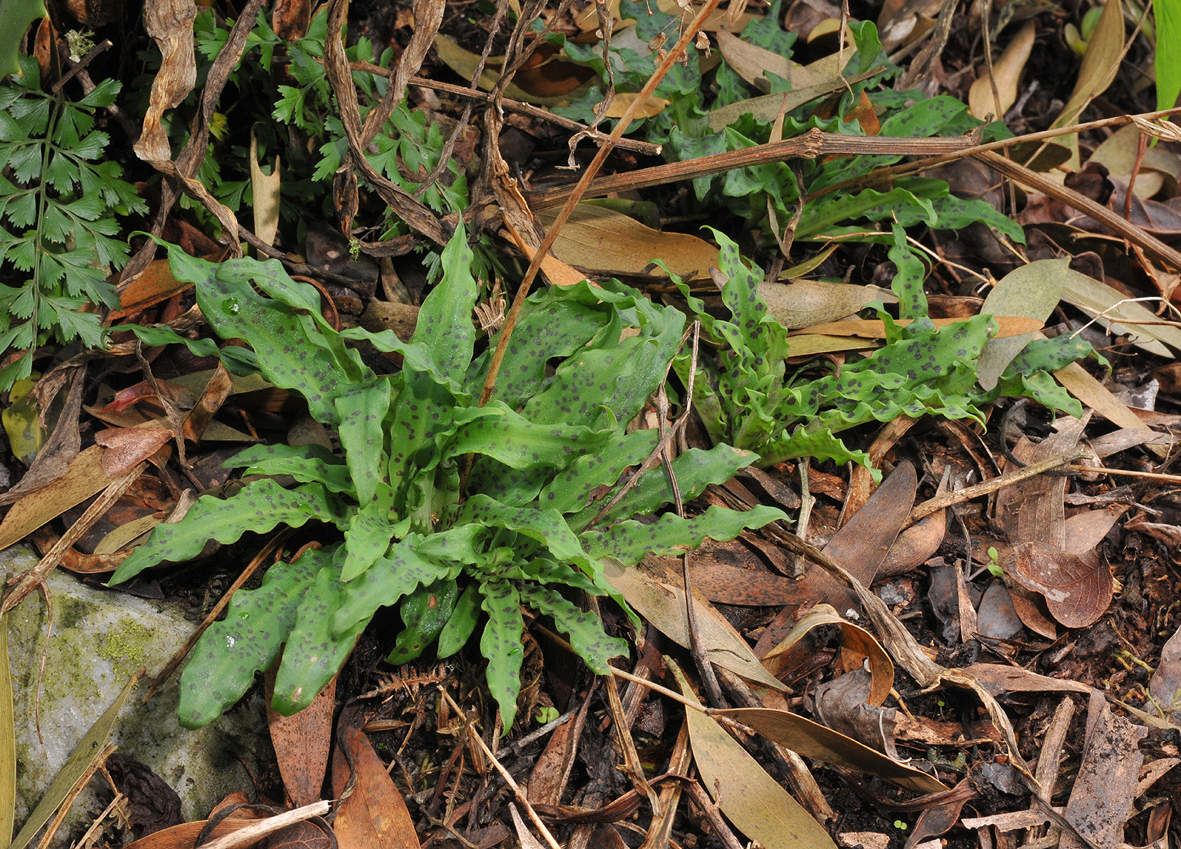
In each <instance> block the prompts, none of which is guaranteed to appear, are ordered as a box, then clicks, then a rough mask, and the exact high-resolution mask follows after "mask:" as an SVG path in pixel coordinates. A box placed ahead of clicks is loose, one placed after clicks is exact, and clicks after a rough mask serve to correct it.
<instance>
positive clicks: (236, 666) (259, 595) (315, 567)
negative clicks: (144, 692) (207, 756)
mask: <svg viewBox="0 0 1181 849" xmlns="http://www.w3.org/2000/svg"><path fill="white" fill-rule="evenodd" d="M331 562H332V551H331V550H328V551H317V550H315V549H309V550H308V551H306V552H304V555H303V556H302V557H301V558H299V560H297V561H295V562H294V563H284V562H279V563H276V564H275V565H273V566H271V567H270V568H269V569H268V570H267V572H266V575H264V576H263V581H262V586H260V587H259V588H258V589H255V590H239V591H238V592H237V593H235V594H234V597H233V598H232V599H230V604H229V608H228V609H227V611H226V618H225V619H223V620H221V621H220V622H214V623H213V624H212V625H211V626H209V630H207V631H206V632H205V633H204V634H203V635H202V636H201V639H200V640H198V641H197V646H196V648H194V649H193V656H192V658H191V659H190V660H189V663H188V665H187V666H186V667H185V670H184V672H183V673H182V674H181V677H180V705H179V707H178V708H177V713H178V715H179V717H180V722H181V724H182V725H184V726H185V727H187V728H200V727H202V726H204V725H206V724H208V723H209V722H212V721H213V720H214V719H217V718H218V717H219V716H221V714H222V712H223V711H224V710H225V709H226V708H228V707H229V706H230V705H232V704H234V703H235V702H236V701H238V699H240V698H242V694H243V693H245V692H246V690H247V689H248V688H249V687H250V686H251V685H252V684H253V683H254V674H255V673H256V672H259V671H261V670H264V669H268V668H270V666H271V664H272V663H274V662H275V659H276V658H277V657H278V656H279V651H280V649H281V648H282V647H283V643H285V642H286V641H287V638H288V636H289V635H290V633H291V629H292V628H293V627H295V619H296V614H297V612H298V610H299V606H300V604H301V603H302V601H303V597H304V594H305V593H306V592H307V590H308V588H309V587H310V586H311V585H312V581H313V579H314V578H315V577H316V574H317V573H318V572H319V571H320V570H321V569H324V568H326V567H328V566H329V565H330V564H331Z"/></svg>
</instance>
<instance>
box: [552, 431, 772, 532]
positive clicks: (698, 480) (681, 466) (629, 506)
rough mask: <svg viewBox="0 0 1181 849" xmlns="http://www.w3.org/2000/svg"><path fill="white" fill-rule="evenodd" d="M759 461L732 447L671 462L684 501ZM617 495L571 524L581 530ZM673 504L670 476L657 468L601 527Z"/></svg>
mask: <svg viewBox="0 0 1181 849" xmlns="http://www.w3.org/2000/svg"><path fill="white" fill-rule="evenodd" d="M757 459H758V455H757V454H752V453H751V452H749V451H740V450H739V449H737V448H731V447H730V446H729V445H718V446H715V447H714V448H711V449H709V450H708V451H703V450H701V449H700V448H693V449H690V450H689V451H686V452H684V453H683V454H680V455H678V456H677V457H676V458H675V459H674V460H673V462H672V467H673V474H674V475H675V476H676V478H677V485H678V487H679V488H680V490H681V497H682V498H683V499H684V500H685V501H689V500H691V499H693V498H696V497H697V496H698V495H699V494H700V493H701V492H702V491H703V490H704V489H705V487H706V486H707V485H709V484H711V483H712V484H723V483H725V482H726V481H728V480H730V478H732V477H734V475H735V474H736V473H737V472H738V470H739V469H745V468H746V467H747V466H749V465H750V464H751V463H753V462H755V461H756V460H757ZM613 495H614V490H613V491H612V492H611V493H608V495H607V496H605V499H604V500H601V501H596V502H593V503H592V504H590V505H589V506H587V507H585V508H583V509H582V510H581V511H580V512H579V513H577V514H576V515H574V516H572V517H571V518H570V524H571V526H573V527H574V528H576V529H578V530H581V529H582V528H585V527H586V526H587V525H588V524H590V522H591V520H593V519H594V518H595V517H596V516H597V515H598V514H599V511H600V510H602V509H603V507H605V506H606V505H607V504H608V503H609V502H610V499H611V497H612V496H613ZM672 501H673V490H672V484H671V483H670V482H669V479H668V472H667V471H666V470H665V469H664V467H663V466H662V465H659V464H657V465H656V466H654V467H653V468H651V469H649V470H648V471H646V472H644V474H643V476H642V477H641V478H640V480H639V482H638V483H637V484H636V485H635V487H633V488H632V490H631V491H630V492H628V494H627V495H625V496H624V497H623V498H622V499H620V501H619V503H618V504H616V505H615V506H614V507H612V508H611V509H610V510H609V511H607V514H606V515H605V516H604V517H603V518H602V519H600V523H609V522H613V521H615V520H616V519H624V518H630V517H632V516H634V515H636V514H637V513H639V514H643V515H648V514H651V513H655V512H656V511H657V510H658V509H659V508H660V507H661V506H662V505H665V504H669V503H671V502H672Z"/></svg>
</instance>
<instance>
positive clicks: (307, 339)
mask: <svg viewBox="0 0 1181 849" xmlns="http://www.w3.org/2000/svg"><path fill="white" fill-rule="evenodd" d="M168 256H169V264H170V267H171V269H172V273H173V275H174V276H175V277H176V278H177V279H178V280H184V281H186V282H190V283H194V284H195V286H196V291H197V303H198V304H199V305H200V307H201V314H202V315H204V316H205V319H206V321H208V322H209V324H210V326H211V327H213V329H214V330H216V331H217V333H218V335H219V336H221V337H222V338H223V339H231V338H243V339H248V340H249V341H250V344H251V347H253V348H254V350H255V352H256V353H257V354H258V364H259V370H260V371H261V372H262V376H263V377H265V378H266V379H267V380H269V381H270V382H271V383H273V384H274V385H275V386H278V387H281V388H283V389H288V390H291V391H292V392H297V393H299V394H300V395H302V396H303V397H304V399H305V400H306V401H307V403H308V410H309V411H310V412H311V414H312V417H313V418H315V419H316V421H318V422H321V423H323V424H334V423H335V419H336V409H335V406H334V405H333V400H334V399H335V398H336V396H337V395H338V394H339V393H340V391H342V390H343V389H347V388H348V387H350V386H351V385H352V383H353V382H355V381H358V380H360V379H362V378H364V377H368V376H369V375H371V374H372V373H371V372H370V371H369V369H368V368H366V367H365V366H363V365H362V364H361V362H360V357H359V355H358V354H357V353H356V351H347V350H345V349H344V347H343V343H340V344H337V345H332V346H328V345H325V344H323V342H324V339H325V337H324V336H323V334H322V333H312V334H310V335H309V332H308V327H307V326H306V324H307V322H306V320H305V319H306V316H301V315H300V314H299V313H298V312H297V311H296V310H295V308H293V307H291V306H289V305H288V304H285V303H283V302H281V301H276V300H274V299H273V298H264V297H262V296H261V295H259V294H258V293H257V292H255V290H254V285H252V284H253V282H255V281H260V280H264V279H267V278H273V277H275V276H277V275H280V274H282V275H286V272H285V271H283V267H282V266H281V265H280V264H279V263H278V261H277V260H268V261H267V262H264V263H260V262H258V261H257V260H252V259H237V260H230V261H228V262H224V263H221V264H214V263H210V262H206V261H205V260H200V259H196V258H194V257H190V256H188V255H187V254H185V253H184V252H183V251H181V250H180V249H179V248H177V249H173V250H170V251H169V254H168ZM292 282H293V283H294V281H292ZM295 285H297V286H300V285H306V284H295ZM308 288H311V287H308ZM312 291H315V290H314V289H313V290H312ZM317 297H318V296H317ZM337 341H339V340H337ZM342 377H343V378H345V379H342ZM350 377H351V378H352V379H351V380H350V379H349V378H350Z"/></svg>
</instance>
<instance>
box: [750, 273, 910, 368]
mask: <svg viewBox="0 0 1181 849" xmlns="http://www.w3.org/2000/svg"><path fill="white" fill-rule="evenodd" d="M759 294H760V295H762V296H763V300H764V301H766V302H767V309H769V310H770V311H771V315H772V316H774V317H775V320H776V321H778V322H779V323H780V324H782V325H783V326H784V327H786V328H787V329H788V330H797V329H799V328H801V327H811V326H812V325H816V324H824V323H826V322H830V321H836V320H837V319H841V318H844V317H845V316H849V315H853V314H855V313H857V312H860V311H861V310H862V309H864V308H865V307H867V306H869V305H870V304H873V303H896V302H897V300H898V299H897V297H896V296H894V295H893V293H884V292H883V290H881V289H879V288H878V287H876V286H855V285H853V284H851V283H833V282H830V281H827V280H794V281H792V282H791V283H788V284H787V285H784V284H782V283H766V282H764V283H760V284H759ZM878 323H879V324H880V323H881V322H878ZM792 353H793V354H794V353H795V350H794V348H793V350H792Z"/></svg>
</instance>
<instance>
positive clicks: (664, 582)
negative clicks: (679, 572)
mask: <svg viewBox="0 0 1181 849" xmlns="http://www.w3.org/2000/svg"><path fill="white" fill-rule="evenodd" d="M645 564H647V566H648V567H649V568H652V566H653V564H652V561H650V560H646V561H645ZM657 574H658V575H659V577H657ZM606 576H607V580H608V581H609V582H610V583H611V584H612V585H613V586H614V587H615V588H616V589H617V590H619V592H620V593H622V594H623V597H624V598H625V599H627V603H628V604H630V605H631V606H632V607H633V608H635V610H636V611H637V612H638V613H639V614H640V615H641V616H643V617H644V618H645V619H647V620H648V621H649V622H651V623H652V624H653V626H655V627H656V628H657V629H658V630H659V631H660V632H661V633H662V634H664V635H665V636H666V637H668V638H669V639H670V640H672V641H673V642H675V643H677V644H678V645H681V646H684V647H686V648H688V647H689V626H688V624H687V622H686V615H685V587H684V584H682V583H681V582H680V581H679V580H678V577H677V576H676V575H675V574H672V573H670V572H667V571H665V570H663V569H661V570H660V573H653V574H649V573H647V572H646V571H645V570H642V569H636V568H632V567H627V566H624V565H623V564H621V563H620V562H619V561H617V560H611V559H608V560H607V566H606ZM693 606H694V608H695V610H694V613H695V614H696V617H695V618H696V619H697V627H698V630H699V635H700V637H701V639H702V643H703V644H704V645H705V646H706V649H707V652H708V656H709V659H710V661H711V662H712V663H715V664H717V665H718V666H722V667H725V668H726V669H729V670H730V671H731V672H734V673H736V674H738V675H741V676H742V677H743V678H745V679H747V680H748V681H754V682H757V683H759V684H761V685H763V686H766V687H771V688H772V689H776V690H782V689H784V686H783V684H782V683H781V682H780V681H779V680H778V679H776V678H775V677H774V676H772V675H771V674H770V673H768V672H767V670H766V669H765V668H764V667H763V665H762V664H761V663H760V662H759V659H758V658H757V657H755V655H754V652H752V651H751V650H750V646H749V645H747V643H746V640H744V639H742V636H741V635H740V634H739V633H738V632H737V631H735V630H734V626H732V625H731V624H730V623H729V622H728V621H726V618H725V617H724V616H722V615H721V614H720V613H719V612H718V610H717V608H715V607H714V606H713V605H712V604H709V603H708V602H704V601H702V600H701V599H699V598H697V597H696V596H695V597H694V599H693Z"/></svg>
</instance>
